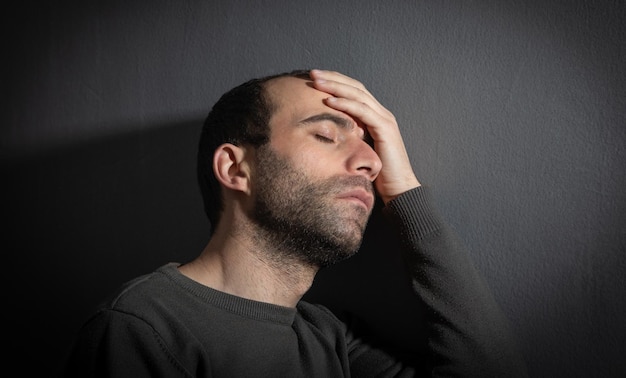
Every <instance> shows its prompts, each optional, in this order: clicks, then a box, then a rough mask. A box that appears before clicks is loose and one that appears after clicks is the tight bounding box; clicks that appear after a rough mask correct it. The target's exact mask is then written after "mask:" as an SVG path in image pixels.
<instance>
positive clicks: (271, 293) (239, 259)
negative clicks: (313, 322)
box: [179, 227, 318, 307]
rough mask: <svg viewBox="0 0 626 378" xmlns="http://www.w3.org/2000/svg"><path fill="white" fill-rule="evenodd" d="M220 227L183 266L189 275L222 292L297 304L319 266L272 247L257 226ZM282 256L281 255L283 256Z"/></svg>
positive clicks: (278, 302) (279, 303) (286, 304)
mask: <svg viewBox="0 0 626 378" xmlns="http://www.w3.org/2000/svg"><path fill="white" fill-rule="evenodd" d="M243 228H245V230H242V227H229V230H232V231H228V232H222V231H221V230H220V228H219V227H218V229H217V230H215V231H216V232H215V233H214V235H213V237H212V238H211V240H210V241H209V243H208V244H207V246H206V247H205V248H204V250H203V251H202V253H201V254H200V256H198V257H197V258H196V259H195V260H193V261H191V262H190V263H188V264H185V265H183V266H181V267H180V268H179V269H180V271H181V272H182V273H183V274H184V275H186V276H188V277H189V278H191V279H193V280H195V281H197V282H199V283H201V284H204V285H206V286H209V287H211V288H213V289H216V290H220V291H222V292H225V293H228V294H232V295H236V296H239V297H242V298H247V299H252V300H256V301H260V302H266V303H273V304H276V305H280V306H285V307H295V306H296V304H297V303H298V301H300V299H301V298H302V296H303V295H304V294H305V293H306V292H307V290H309V288H310V287H311V284H312V283H313V279H314V277H315V274H316V273H317V270H318V268H317V267H312V266H309V265H306V264H303V263H302V262H300V261H294V259H286V258H285V257H284V256H285V255H284V254H279V251H277V250H275V249H274V248H272V247H271V246H270V245H268V243H267V242H266V241H264V239H262V238H260V237H259V236H258V235H259V233H258V232H256V231H255V230H254V227H243ZM279 256H281V257H280V258H279Z"/></svg>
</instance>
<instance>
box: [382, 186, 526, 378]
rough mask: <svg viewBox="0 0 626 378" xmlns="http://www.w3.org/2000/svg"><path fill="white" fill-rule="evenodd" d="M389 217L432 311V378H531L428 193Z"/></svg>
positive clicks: (395, 204)
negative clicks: (527, 376) (440, 377)
mask: <svg viewBox="0 0 626 378" xmlns="http://www.w3.org/2000/svg"><path fill="white" fill-rule="evenodd" d="M384 212H385V215H386V216H388V217H390V218H391V219H392V220H393V222H394V223H395V225H396V226H397V228H398V231H399V235H400V239H401V242H402V244H403V245H404V250H403V257H404V261H405V264H406V266H407V269H408V272H409V274H410V276H411V279H412V283H413V289H414V291H415V292H416V294H417V295H418V296H419V297H420V298H421V299H422V300H423V302H424V304H425V305H426V307H427V315H426V316H427V322H428V324H427V325H428V333H429V336H428V349H429V351H430V354H431V358H430V361H429V362H428V363H429V365H430V366H428V370H429V371H431V373H432V376H437V377H438V376H445V377H453V376H454V377H483V378H485V377H524V376H526V369H525V366H524V363H523V361H522V358H521V356H520V355H519V353H518V352H517V347H516V345H515V343H514V341H513V337H512V334H511V333H510V330H509V328H508V324H507V320H506V319H505V318H504V316H503V314H502V312H501V309H500V308H499V306H498V305H497V303H496V301H495V300H494V298H493V297H492V294H491V292H490V291H489V289H488V287H487V284H486V282H485V281H484V280H483V278H482V277H481V276H480V274H479V272H478V270H477V269H476V267H475V266H474V264H473V263H472V261H471V259H470V256H469V254H468V253H467V251H466V250H465V249H464V248H463V247H462V245H461V243H459V241H458V240H457V238H456V237H455V235H454V234H453V233H452V232H451V230H450V229H449V228H448V227H447V226H446V225H445V224H444V222H442V219H441V217H440V216H439V215H438V214H437V213H436V211H435V210H434V208H433V206H432V205H431V200H430V198H429V193H428V191H427V189H426V188H423V187H420V188H417V189H414V190H412V191H409V192H407V193H405V194H403V195H402V196H400V197H398V198H396V199H395V200H393V201H391V202H390V203H389V204H388V205H387V207H386V208H385V209H384Z"/></svg>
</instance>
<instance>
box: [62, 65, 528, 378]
mask: <svg viewBox="0 0 626 378" xmlns="http://www.w3.org/2000/svg"><path fill="white" fill-rule="evenodd" d="M198 176H199V181H200V186H201V189H202V194H203V199H204V202H205V210H206V213H207V215H208V217H209V219H210V222H211V225H212V228H213V230H212V231H213V232H212V236H211V238H210V240H209V242H208V244H207V246H206V247H205V249H204V250H203V251H202V253H201V254H200V255H199V256H198V257H197V258H196V259H195V260H193V261H191V262H189V263H186V264H183V265H179V264H168V265H165V266H163V267H161V268H159V269H158V270H156V271H155V272H153V273H152V274H148V275H146V276H143V277H139V278H137V279H135V280H133V281H131V282H129V283H128V284H126V285H125V286H124V287H123V288H122V289H121V290H120V291H119V292H118V293H117V294H116V295H115V296H114V297H113V299H112V300H111V301H109V302H108V303H107V305H106V306H104V307H103V308H102V309H101V310H100V311H98V312H97V313H96V314H95V315H94V316H93V317H92V318H91V319H90V320H89V321H88V322H87V323H86V324H85V326H84V327H83V329H82V330H81V332H80V334H79V336H78V339H77V342H76V345H75V348H74V350H73V353H72V355H71V357H70V360H69V363H68V366H67V375H68V376H81V377H85V376H115V377H120V376H129V377H130V376H133V377H139V376H159V377H212V376H216V377H218V376H232V377H248V376H254V377H339V376H355V377H361V376H396V375H400V376H413V375H417V374H418V373H419V372H424V371H426V372H428V374H429V375H432V376H480V377H503V376H518V375H523V364H522V363H521V362H520V359H519V358H518V356H517V355H516V353H515V352H514V348H513V347H512V345H511V340H510V339H509V336H508V334H507V330H506V325H505V321H504V320H503V319H502V317H501V315H500V312H499V309H498V308H497V305H496V304H495V302H494V301H493V299H492V298H491V296H490V294H489V292H488V291H487V289H486V287H485V285H484V284H483V282H482V280H481V278H480V277H479V276H478V274H477V272H476V270H475V269H474V268H473V267H472V264H471V262H470V260H469V258H468V256H467V255H466V254H465V253H464V252H463V250H462V249H460V248H459V246H458V244H457V243H456V242H455V241H454V239H453V237H452V235H451V234H450V233H449V232H448V230H447V229H446V228H445V227H444V225H443V224H442V222H441V220H440V219H439V218H438V217H437V215H436V214H435V213H434V212H433V211H432V209H431V205H430V203H429V200H428V194H427V192H426V190H425V189H424V188H422V187H421V185H420V182H419V181H418V180H417V178H416V176H415V174H414V172H413V169H412V167H411V164H410V162H409V158H408V155H407V153H406V149H405V147H404V143H403V141H402V137H401V135H400V130H399V128H398V125H397V124H396V121H395V118H394V116H393V115H392V114H391V113H390V112H389V111H388V110H387V109H385V108H384V107H383V106H382V105H381V104H380V103H378V101H377V100H376V99H375V98H374V97H373V96H372V95H371V94H370V93H369V92H368V91H367V89H366V88H365V87H364V86H363V85H362V84H361V83H360V82H358V81H356V80H354V79H352V78H349V77H347V76H344V75H342V74H339V73H336V72H330V71H321V70H312V71H310V72H308V71H294V72H291V73H286V74H281V75H276V76H270V77H266V78H262V79H256V80H251V81H249V82H247V83H244V84H242V85H241V86H239V87H237V88H235V89H233V90H231V91H230V92H228V93H226V94H225V95H224V96H222V98H221V99H220V100H219V101H218V102H217V103H216V104H215V106H214V107H213V109H212V110H211V112H210V113H209V115H208V117H207V120H206V122H205V124H204V128H203V131H202V135H201V140H200V147H199V153H198ZM375 193H376V194H377V195H378V196H379V197H380V198H381V199H382V201H383V202H384V204H385V209H384V211H385V213H386V214H387V216H388V217H389V219H390V220H391V221H392V222H394V224H395V225H396V227H397V229H398V237H399V238H400V240H401V241H402V245H404V246H405V250H404V251H403V254H404V256H405V260H406V264H407V267H408V270H409V271H410V272H411V274H412V279H413V283H414V288H415V290H416V293H417V294H418V295H419V296H420V297H421V299H422V300H423V301H424V303H425V304H426V306H427V307H428V310H429V312H428V314H429V316H428V328H429V331H430V336H429V349H430V351H431V355H432V358H428V359H427V360H424V361H412V362H410V363H407V362H406V361H402V360H401V359H399V358H396V357H394V356H393V355H391V354H390V353H388V352H386V351H385V349H384V347H381V348H377V347H374V346H372V345H368V344H367V343H365V342H364V341H362V340H360V339H358V338H356V337H355V335H354V334H353V332H352V330H351V329H350V328H349V326H348V325H346V324H344V323H342V322H341V321H339V320H338V319H337V318H336V317H335V316H334V315H333V314H332V313H331V312H330V311H328V310H327V309H325V308H324V307H322V306H319V305H314V304H310V303H306V302H304V301H301V298H302V296H303V295H304V294H305V293H306V292H307V290H308V289H309V288H310V286H311V284H312V282H313V278H314V276H315V274H316V273H317V272H318V270H319V269H320V268H322V267H325V266H328V265H331V264H334V263H336V262H338V261H341V260H344V259H346V258H348V257H350V256H351V255H353V254H354V253H356V251H357V250H358V249H359V246H360V243H361V240H362V238H363V232H364V230H365V227H366V224H367V221H368V218H369V215H370V213H371V211H372V208H373V205H374V201H375V197H374V196H375Z"/></svg>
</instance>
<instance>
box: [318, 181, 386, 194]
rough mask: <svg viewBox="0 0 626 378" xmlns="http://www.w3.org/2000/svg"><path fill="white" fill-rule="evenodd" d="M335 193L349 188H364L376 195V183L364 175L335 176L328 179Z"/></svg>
mask: <svg viewBox="0 0 626 378" xmlns="http://www.w3.org/2000/svg"><path fill="white" fill-rule="evenodd" d="M327 183H328V184H329V187H331V188H332V192H333V194H339V193H341V192H343V191H345V190H347V189H355V188H362V189H364V190H365V191H366V192H368V193H369V194H371V195H373V196H375V195H376V192H375V191H374V183H373V182H371V181H370V180H368V179H367V178H365V177H363V176H335V177H331V178H329V179H327Z"/></svg>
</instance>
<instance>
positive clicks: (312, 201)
mask: <svg viewBox="0 0 626 378" xmlns="http://www.w3.org/2000/svg"><path fill="white" fill-rule="evenodd" d="M257 152H258V158H257V163H258V165H257V175H256V176H255V177H256V180H255V181H256V184H255V185H256V190H257V196H256V198H255V202H254V208H253V210H252V213H251V219H252V221H253V222H254V223H255V224H256V225H257V228H258V229H259V230H260V235H261V236H260V238H261V239H262V240H260V242H261V243H267V244H266V245H268V246H270V247H272V250H273V251H274V252H273V253H274V256H273V257H275V258H276V261H277V262H278V263H281V262H282V263H285V262H287V261H289V260H291V261H294V260H295V262H296V263H301V264H306V265H309V266H313V267H316V268H321V267H326V266H329V265H333V264H335V263H337V262H340V261H343V260H345V259H347V258H349V257H351V256H353V255H354V254H355V253H357V252H358V250H359V247H360V246H361V241H362V239H363V233H364V232H365V228H366V226H367V221H368V218H369V215H370V211H369V210H366V209H365V208H364V207H362V206H358V205H355V204H352V203H343V204H342V203H341V202H340V200H337V195H339V194H340V193H342V192H344V191H347V190H351V189H354V188H364V189H365V190H367V191H368V192H370V193H373V187H372V183H371V182H370V181H369V180H368V179H367V178H365V177H363V176H341V177H330V178H327V179H324V180H321V181H312V180H311V179H309V177H307V176H306V175H305V174H304V173H302V172H299V171H297V170H296V169H294V168H293V167H292V165H291V164H290V162H289V161H287V160H286V159H284V158H282V157H280V156H278V155H277V154H276V153H275V152H274V151H273V150H272V148H271V147H270V146H269V145H265V146H262V147H260V148H259V149H258V150H257ZM285 260H287V261H285Z"/></svg>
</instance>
